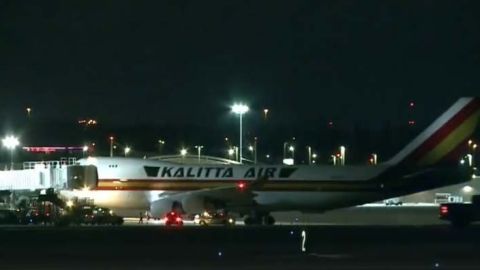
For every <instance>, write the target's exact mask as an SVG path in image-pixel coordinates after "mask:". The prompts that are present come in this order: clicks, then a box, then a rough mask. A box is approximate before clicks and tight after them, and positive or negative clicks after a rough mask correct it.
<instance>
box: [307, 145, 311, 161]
mask: <svg viewBox="0 0 480 270" xmlns="http://www.w3.org/2000/svg"><path fill="white" fill-rule="evenodd" d="M307 152H308V165H311V164H312V147H311V146H307Z"/></svg>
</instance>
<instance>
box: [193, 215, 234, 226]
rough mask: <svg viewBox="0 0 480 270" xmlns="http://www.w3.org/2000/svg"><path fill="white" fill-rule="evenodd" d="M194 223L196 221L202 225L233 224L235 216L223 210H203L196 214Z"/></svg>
mask: <svg viewBox="0 0 480 270" xmlns="http://www.w3.org/2000/svg"><path fill="white" fill-rule="evenodd" d="M195 223H198V224H200V225H203V226H207V225H235V218H233V217H232V216H230V215H228V214H225V213H223V212H215V213H209V212H204V213H202V214H201V215H199V216H198V219H196V220H195Z"/></svg>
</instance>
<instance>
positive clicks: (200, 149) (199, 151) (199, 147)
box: [195, 145, 203, 163]
mask: <svg viewBox="0 0 480 270" xmlns="http://www.w3.org/2000/svg"><path fill="white" fill-rule="evenodd" d="M195 148H196V149H197V151H198V163H200V155H201V153H202V148H203V145H195Z"/></svg>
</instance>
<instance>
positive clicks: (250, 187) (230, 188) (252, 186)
mask: <svg viewBox="0 0 480 270" xmlns="http://www.w3.org/2000/svg"><path fill="white" fill-rule="evenodd" d="M266 181H268V179H267V178H266V177H264V178H259V179H257V180H255V181H249V182H246V181H241V182H234V183H232V184H231V185H227V186H222V187H217V188H207V189H200V190H193V191H186V192H178V193H173V194H172V193H170V194H165V195H162V196H160V197H159V199H158V200H169V201H179V202H185V201H186V200H189V199H192V198H202V199H206V200H209V201H221V202H222V203H224V204H225V205H227V206H232V207H240V206H249V205H253V204H255V196H256V194H255V192H254V191H255V190H256V189H258V188H259V187H261V186H263V184H264V183H265V182H266Z"/></svg>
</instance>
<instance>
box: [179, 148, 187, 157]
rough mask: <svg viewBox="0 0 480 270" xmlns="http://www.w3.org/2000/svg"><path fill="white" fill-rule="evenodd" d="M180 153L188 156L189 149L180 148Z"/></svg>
mask: <svg viewBox="0 0 480 270" xmlns="http://www.w3.org/2000/svg"><path fill="white" fill-rule="evenodd" d="M180 155H181V156H186V155H187V149H185V148H183V149H182V150H180Z"/></svg>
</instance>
